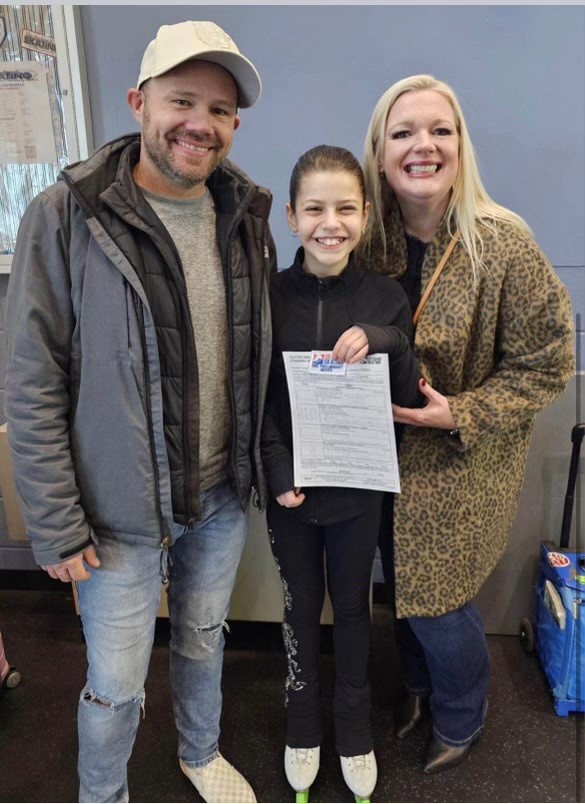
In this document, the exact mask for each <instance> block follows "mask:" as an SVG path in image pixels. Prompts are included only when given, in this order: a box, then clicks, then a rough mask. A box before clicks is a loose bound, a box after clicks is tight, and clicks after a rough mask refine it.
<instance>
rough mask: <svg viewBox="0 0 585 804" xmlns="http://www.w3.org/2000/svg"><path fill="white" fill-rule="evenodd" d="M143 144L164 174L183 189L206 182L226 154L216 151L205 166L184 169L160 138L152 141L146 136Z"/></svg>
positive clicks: (153, 161)
mask: <svg viewBox="0 0 585 804" xmlns="http://www.w3.org/2000/svg"><path fill="white" fill-rule="evenodd" d="M191 141H192V140H191ZM142 144H143V146H144V149H145V151H146V152H147V154H148V156H149V157H150V160H151V162H152V163H153V164H154V165H156V167H157V168H158V169H159V170H160V172H161V173H162V174H163V176H165V177H166V178H167V179H169V180H170V181H171V182H173V184H176V185H177V186H178V187H180V188H181V189H183V190H190V189H191V188H192V187H196V186H197V185H198V184H202V183H203V182H205V180H206V179H207V178H208V177H209V176H210V175H211V173H213V171H214V170H215V168H216V167H217V166H218V165H219V164H221V162H223V159H224V157H225V154H223V153H220V152H219V151H214V152H213V154H212V157H211V160H210V161H209V162H207V164H206V165H205V166H203V165H201V166H200V167H198V166H196V165H193V166H192V167H191V168H190V169H182V168H180V167H179V166H178V165H176V164H175V163H174V161H173V155H172V151H171V150H170V147H171V146H169V150H166V149H164V147H161V146H160V144H159V142H158V140H154V141H150V140H149V139H148V138H147V137H144V136H143V138H142Z"/></svg>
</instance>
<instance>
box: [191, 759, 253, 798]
mask: <svg viewBox="0 0 585 804" xmlns="http://www.w3.org/2000/svg"><path fill="white" fill-rule="evenodd" d="M179 765H180V766H181V770H182V771H183V773H184V774H185V776H187V778H188V779H189V780H190V781H191V782H193V784H194V786H195V788H196V790H197V792H198V793H199V795H200V796H201V798H202V799H203V800H204V801H207V802H209V804H235V802H240V801H244V802H255V801H256V796H255V795H254V791H253V790H252V788H251V787H250V785H249V784H248V782H247V781H246V780H245V779H244V777H243V776H242V774H241V773H240V772H239V771H237V770H236V769H235V768H234V766H233V765H230V763H229V762H228V761H227V760H226V759H224V758H223V757H222V755H221V754H219V755H218V756H217V757H216V758H215V759H214V760H212V761H211V762H210V763H209V765H205V766H204V767H203V768H190V767H189V765H186V764H185V763H184V762H183V760H182V759H180V760H179Z"/></svg>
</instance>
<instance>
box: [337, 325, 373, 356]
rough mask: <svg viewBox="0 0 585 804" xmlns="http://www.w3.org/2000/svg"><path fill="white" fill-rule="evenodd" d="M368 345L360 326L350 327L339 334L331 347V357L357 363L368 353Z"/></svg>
mask: <svg viewBox="0 0 585 804" xmlns="http://www.w3.org/2000/svg"><path fill="white" fill-rule="evenodd" d="M369 348H370V345H369V343H368V339H367V337H366V333H365V332H364V331H363V329H362V328H361V327H356V326H353V327H350V328H349V329H346V330H345V332H344V333H343V334H342V335H340V336H339V338H338V339H337V343H336V344H335V346H334V347H333V358H334V359H335V360H339V361H340V362H342V363H359V362H360V360H363V359H364V357H366V356H367V354H368V349H369Z"/></svg>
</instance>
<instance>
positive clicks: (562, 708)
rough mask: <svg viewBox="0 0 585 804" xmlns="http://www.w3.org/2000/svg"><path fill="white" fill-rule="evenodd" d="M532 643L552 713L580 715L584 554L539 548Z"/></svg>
mask: <svg viewBox="0 0 585 804" xmlns="http://www.w3.org/2000/svg"><path fill="white" fill-rule="evenodd" d="M547 581H548V582H549V583H548V584H547ZM534 637H535V649H536V653H537V656H538V658H539V660H540V663H541V665H542V667H543V670H544V672H545V674H546V677H547V679H548V682H549V684H550V688H551V691H552V694H553V697H554V707H555V711H556V713H557V714H558V715H562V716H566V715H568V714H569V713H570V712H585V553H577V552H574V551H570V550H567V549H562V548H561V549H557V548H555V547H551V546H548V545H546V544H543V545H542V546H541V551H540V572H539V578H538V583H537V587H536V616H535V621H534Z"/></svg>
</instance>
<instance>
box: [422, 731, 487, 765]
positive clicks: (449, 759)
mask: <svg viewBox="0 0 585 804" xmlns="http://www.w3.org/2000/svg"><path fill="white" fill-rule="evenodd" d="M474 742H475V740H472V741H471V742H470V743H467V745H447V744H446V743H443V742H441V740H437V738H436V737H431V739H430V740H429V744H428V747H427V755H426V757H425V764H424V765H423V773H440V771H444V770H448V769H449V768H454V767H455V766H456V765H459V763H460V762H463V760H464V759H465V757H466V756H467V755H468V754H469V752H470V750H471V746H472V745H473V743H474Z"/></svg>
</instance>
